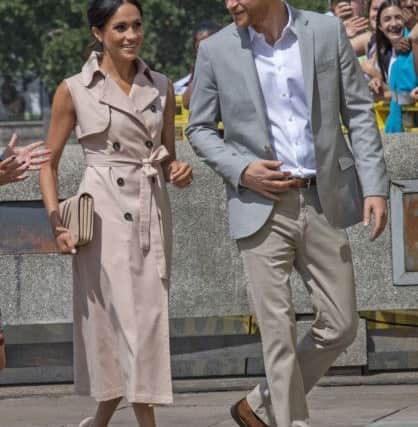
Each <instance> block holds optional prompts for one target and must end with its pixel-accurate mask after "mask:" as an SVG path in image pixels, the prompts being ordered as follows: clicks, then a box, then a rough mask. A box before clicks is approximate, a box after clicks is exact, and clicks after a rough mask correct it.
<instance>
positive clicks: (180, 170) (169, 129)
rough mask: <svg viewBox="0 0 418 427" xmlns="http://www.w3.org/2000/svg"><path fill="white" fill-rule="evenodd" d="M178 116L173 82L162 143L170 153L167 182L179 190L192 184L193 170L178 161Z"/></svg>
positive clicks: (165, 172)
mask: <svg viewBox="0 0 418 427" xmlns="http://www.w3.org/2000/svg"><path fill="white" fill-rule="evenodd" d="M175 114H176V98H175V95H174V89H173V85H172V83H171V82H169V84H168V89H167V101H166V105H165V109H164V116H163V120H164V122H163V130H162V134H161V142H162V144H163V145H164V146H165V147H166V148H167V150H168V152H169V153H170V158H169V159H168V160H166V161H165V162H164V165H163V168H164V175H165V178H166V180H167V181H169V182H171V183H172V184H173V185H175V186H176V187H179V188H183V187H186V186H188V185H189V184H191V182H192V179H193V177H192V168H191V166H190V165H189V164H188V163H185V162H181V161H178V160H176V131H175V123H174V118H175Z"/></svg>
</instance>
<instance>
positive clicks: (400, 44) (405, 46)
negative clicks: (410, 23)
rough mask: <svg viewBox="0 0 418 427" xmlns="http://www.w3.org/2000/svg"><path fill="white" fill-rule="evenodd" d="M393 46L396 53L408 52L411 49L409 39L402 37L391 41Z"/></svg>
mask: <svg viewBox="0 0 418 427" xmlns="http://www.w3.org/2000/svg"><path fill="white" fill-rule="evenodd" d="M393 47H394V48H395V51H396V53H398V54H399V53H408V52H409V51H410V50H411V42H410V41H409V39H406V38H405V37H402V38H401V39H399V40H398V41H396V42H393Z"/></svg>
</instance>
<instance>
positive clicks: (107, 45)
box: [93, 3, 144, 62]
mask: <svg viewBox="0 0 418 427" xmlns="http://www.w3.org/2000/svg"><path fill="white" fill-rule="evenodd" d="M93 33H94V35H95V37H96V38H97V39H99V41H101V42H102V43H103V52H104V54H108V55H110V56H111V58H112V59H113V61H115V62H128V61H133V60H135V59H136V58H137V57H138V54H139V50H140V48H141V46H142V42H143V41H144V31H143V27H142V17H141V13H140V12H139V10H138V8H137V7H136V6H135V5H133V4H131V3H123V4H122V5H121V6H120V7H119V9H118V10H117V11H116V13H115V14H114V15H113V16H112V17H111V18H110V19H109V21H108V22H107V23H106V25H105V27H104V28H103V30H102V31H101V30H99V29H98V28H96V27H93Z"/></svg>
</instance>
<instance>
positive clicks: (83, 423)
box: [78, 417, 94, 427]
mask: <svg viewBox="0 0 418 427" xmlns="http://www.w3.org/2000/svg"><path fill="white" fill-rule="evenodd" d="M93 421H94V418H92V417H89V418H86V419H85V420H83V421H81V423H80V425H79V426H78V427H90V426H91V425H92V424H93Z"/></svg>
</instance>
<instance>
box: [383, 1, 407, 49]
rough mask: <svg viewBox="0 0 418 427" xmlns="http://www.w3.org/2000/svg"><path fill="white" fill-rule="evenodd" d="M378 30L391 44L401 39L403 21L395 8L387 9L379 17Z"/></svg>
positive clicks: (399, 10) (397, 8)
mask: <svg viewBox="0 0 418 427" xmlns="http://www.w3.org/2000/svg"><path fill="white" fill-rule="evenodd" d="M379 30H380V31H382V33H383V34H384V35H385V36H386V38H387V39H388V40H389V41H390V42H391V43H392V44H393V43H395V42H397V41H399V40H400V39H401V38H402V37H403V31H404V20H403V17H402V10H401V9H400V8H399V7H397V6H390V7H387V8H386V9H385V10H384V11H383V12H382V14H381V15H380V22H379Z"/></svg>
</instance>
